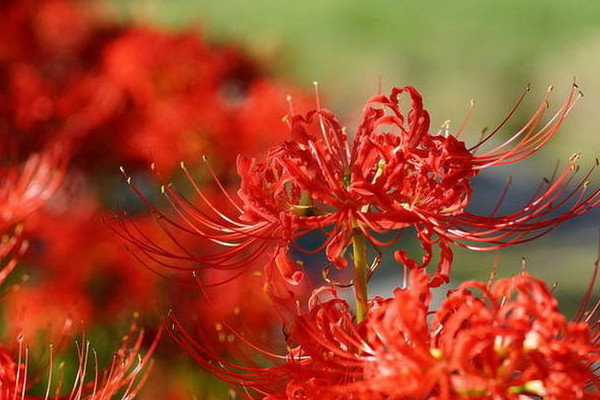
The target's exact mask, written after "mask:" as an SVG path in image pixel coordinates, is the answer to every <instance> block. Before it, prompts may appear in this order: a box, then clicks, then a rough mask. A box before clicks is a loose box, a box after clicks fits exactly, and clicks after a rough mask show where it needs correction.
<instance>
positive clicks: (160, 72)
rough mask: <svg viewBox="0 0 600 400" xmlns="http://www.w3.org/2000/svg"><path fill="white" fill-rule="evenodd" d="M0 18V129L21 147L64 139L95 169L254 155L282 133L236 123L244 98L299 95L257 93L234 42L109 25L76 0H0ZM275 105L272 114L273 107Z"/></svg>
mask: <svg viewBox="0 0 600 400" xmlns="http://www.w3.org/2000/svg"><path fill="white" fill-rule="evenodd" d="M15 21H17V22H15ZM0 22H2V24H1V25H2V26H1V27H0V36H2V37H3V38H10V39H11V40H7V41H4V40H3V43H2V44H0V71H1V72H2V74H1V78H0V83H1V87H2V89H1V90H0V115H2V116H3V118H4V119H5V120H6V122H7V125H6V126H1V127H0V130H2V131H6V132H9V131H12V132H18V135H13V136H14V137H13V140H15V141H17V142H19V148H20V149H21V150H22V151H24V152H29V151H37V150H38V149H39V147H40V145H42V144H43V143H44V142H46V141H48V140H51V139H52V138H55V137H57V136H59V137H68V138H69V139H74V143H75V144H76V146H75V148H74V154H73V160H72V162H73V163H74V164H76V165H81V166H83V167H85V168H87V169H91V170H95V171H96V172H97V171H99V170H101V168H100V167H105V168H113V169H114V168H115V165H128V166H130V167H133V166H135V167H139V166H140V165H147V164H149V162H150V161H155V162H156V163H157V164H158V165H160V166H161V169H162V171H163V172H166V173H170V172H171V171H172V170H173V168H174V167H175V166H177V164H178V162H179V160H181V159H192V158H196V157H197V156H198V154H201V153H210V154H213V155H218V156H219V157H218V158H219V160H222V161H221V162H222V164H223V167H227V166H228V165H230V164H231V163H232V162H233V161H234V157H235V155H236V154H237V152H238V151H245V149H244V148H243V146H245V145H249V146H250V148H251V153H253V150H254V149H255V148H256V145H257V144H256V143H261V142H262V141H263V139H262V138H263V137H265V136H267V137H268V136H269V135H272V134H275V136H277V135H276V133H277V132H279V131H280V129H279V126H280V124H281V121H280V120H274V118H273V117H272V114H269V115H267V114H266V113H257V114H256V115H260V116H264V117H265V118H264V119H263V118H261V117H256V116H255V117H254V118H253V122H254V123H256V124H257V125H259V126H260V127H261V128H260V129H247V128H246V127H245V126H243V125H242V124H245V123H246V122H247V119H248V118H247V117H246V118H244V117H243V115H244V114H247V111H246V110H247V109H248V108H249V107H252V108H253V109H255V110H260V109H267V108H269V106H272V105H273V104H274V102H273V98H274V97H273V96H274V93H273V92H274V91H276V92H278V93H277V94H280V93H281V97H283V96H285V94H292V93H290V92H296V94H297V96H296V97H297V100H298V102H300V103H302V102H303V99H305V96H302V95H301V93H298V92H297V91H295V90H294V89H293V88H289V87H287V86H285V85H283V84H269V83H267V84H266V85H267V86H269V85H272V87H273V89H272V90H271V91H269V90H264V89H263V90H261V87H262V86H263V85H265V82H269V80H268V79H267V77H266V76H265V75H264V73H262V72H261V68H260V66H259V65H258V64H256V63H254V62H253V61H251V60H250V59H249V58H248V57H246V56H245V55H244V54H243V53H241V52H240V51H239V50H238V49H237V48H234V47H228V46H220V47H219V46H213V45H209V44H208V43H206V42H205V41H203V40H202V39H201V37H200V36H199V35H198V34H196V33H168V32H162V31H158V30H154V29H151V28H136V27H120V26H116V25H111V24H109V23H106V22H104V21H102V20H101V19H100V18H98V16H97V15H95V14H94V13H92V12H91V11H90V7H89V4H86V3H84V2H80V1H76V0H49V1H44V2H37V1H29V0H26V1H23V2H19V1H9V2H7V3H6V4H4V5H3V6H1V8H0ZM65 28H67V29H68V30H69V34H68V35H62V33H61V32H63V31H64V30H65ZM281 103H282V104H281V105H279V106H278V107H275V111H277V108H279V109H280V110H281V111H282V112H281V114H283V111H284V108H285V104H284V102H283V101H282V102H281ZM306 103H307V102H306ZM240 115H242V117H240ZM275 115H279V113H275ZM2 133H4V132H2ZM249 135H258V136H255V137H251V136H249ZM116 144H118V146H117V145H116ZM269 144H271V143H269ZM215 158H217V157H215Z"/></svg>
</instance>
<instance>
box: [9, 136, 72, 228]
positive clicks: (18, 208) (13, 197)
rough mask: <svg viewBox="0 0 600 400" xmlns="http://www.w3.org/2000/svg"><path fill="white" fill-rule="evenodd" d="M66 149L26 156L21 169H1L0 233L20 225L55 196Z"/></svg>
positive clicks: (54, 148) (53, 148)
mask: <svg viewBox="0 0 600 400" xmlns="http://www.w3.org/2000/svg"><path fill="white" fill-rule="evenodd" d="M67 156H68V150H67V146H66V144H55V145H53V146H50V147H49V148H48V149H45V150H44V151H42V152H41V153H39V154H33V155H31V156H29V158H28V159H27V161H25V162H24V163H23V165H21V166H17V167H15V166H8V167H3V168H0V204H2V210H1V211H0V232H4V231H6V230H7V229H8V228H9V227H10V226H11V225H14V224H17V223H20V222H23V220H24V219H25V218H27V217H28V216H29V215H30V214H31V213H33V212H34V211H35V210H37V209H38V208H39V207H40V206H42V205H43V204H44V203H46V202H47V201H48V199H49V198H50V197H51V196H52V195H54V193H56V191H57V190H58V188H59V187H60V185H61V183H62V180H63V178H64V174H65V169H66V164H67Z"/></svg>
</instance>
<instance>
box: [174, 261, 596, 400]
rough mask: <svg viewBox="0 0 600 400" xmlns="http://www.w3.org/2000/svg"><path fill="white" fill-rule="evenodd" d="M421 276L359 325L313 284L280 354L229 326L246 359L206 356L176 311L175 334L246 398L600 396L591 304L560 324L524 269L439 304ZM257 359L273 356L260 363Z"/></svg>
mask: <svg viewBox="0 0 600 400" xmlns="http://www.w3.org/2000/svg"><path fill="white" fill-rule="evenodd" d="M428 285H429V284H428V278H427V276H426V275H424V274H423V273H422V272H420V271H413V273H412V275H411V282H410V285H409V287H408V288H406V289H397V290H396V292H395V294H394V297H393V298H390V299H381V298H376V299H373V300H372V302H371V310H372V311H371V313H370V314H369V315H368V317H367V318H366V319H365V320H364V321H362V322H360V323H356V322H355V320H354V316H353V315H352V313H351V312H350V310H349V305H348V304H347V303H346V301H345V300H342V299H339V298H337V297H335V293H334V292H333V294H334V297H333V298H332V299H330V300H328V299H326V298H325V299H322V300H319V297H323V296H324V295H325V294H326V292H327V290H325V291H324V290H321V291H317V292H316V293H315V297H313V300H312V304H311V310H310V312H309V313H307V314H304V315H300V316H297V317H295V318H294V321H293V323H292V324H291V325H290V326H289V327H288V329H286V330H285V332H286V342H287V344H288V352H287V355H286V356H285V357H283V356H278V355H277V354H274V353H270V352H269V351H267V350H265V349H262V348H260V346H259V345H257V344H253V343H249V341H248V340H247V339H245V338H244V337H243V336H241V337H240V335H236V336H235V337H236V339H240V338H241V340H242V342H241V343H242V344H243V343H245V344H246V345H247V348H246V349H243V350H240V353H239V354H240V355H242V356H244V355H245V356H246V357H243V358H241V360H240V363H241V362H246V363H245V364H240V363H237V364H236V363H235V362H232V361H230V360H222V359H221V360H220V361H218V362H217V361H215V360H213V361H209V359H207V357H210V356H212V355H214V353H213V352H212V351H211V349H210V348H209V347H210V346H207V345H206V343H205V342H203V341H197V340H195V339H194V338H193V337H192V336H190V335H189V334H188V333H186V331H185V330H184V329H183V327H182V326H181V325H180V324H179V321H178V319H177V318H175V317H173V321H174V323H175V331H174V334H175V338H176V339H177V340H178V341H179V342H180V343H181V344H182V345H183V346H184V347H185V348H186V349H187V350H188V351H189V352H190V353H191V354H192V355H193V356H194V357H195V358H196V359H197V360H198V361H200V362H201V363H203V365H204V366H206V367H207V368H210V370H211V371H212V372H213V373H215V374H216V375H217V376H219V377H220V378H221V379H223V380H225V381H226V382H229V383H230V384H233V385H238V386H241V387H242V388H243V389H242V390H241V392H242V393H245V395H246V397H248V398H264V399H269V400H274V399H277V400H283V399H290V400H291V399H305V400H310V399H336V400H341V399H365V400H367V399H369V400H372V399H436V400H458V399H471V398H476V399H480V400H495V399H514V400H517V399H519V400H522V399H535V398H539V396H543V398H544V399H548V400H558V399H597V398H600V379H599V377H598V375H597V371H596V368H595V363H597V362H598V360H599V359H600V349H599V348H598V345H597V343H596V337H597V336H596V335H597V324H596V323H589V321H590V320H591V319H592V318H593V313H592V316H589V317H588V318H587V319H586V321H574V322H568V321H567V319H566V318H565V317H564V316H563V315H562V314H561V313H560V312H559V311H558V308H557V301H556V300H555V299H554V298H553V297H552V293H551V292H550V291H549V290H548V288H547V287H546V286H545V285H544V284H543V283H542V282H541V281H539V280H537V279H535V278H533V277H531V276H530V275H527V274H525V273H522V274H520V275H518V276H515V277H514V278H510V279H501V280H498V281H496V282H495V283H493V284H486V283H484V282H478V281H470V282H465V283H464V284H462V285H461V286H460V287H459V288H458V289H457V290H455V291H451V292H449V294H448V297H447V298H446V300H445V301H444V302H443V303H442V305H441V306H440V307H439V309H438V310H437V311H435V312H432V311H430V309H429V307H430V297H431V294H430V289H429V287H428ZM329 297H331V296H329ZM431 314H433V319H429V318H428V317H429V316H430V315H431ZM229 333H230V334H234V335H235V332H229ZM244 340H245V342H244ZM238 342H239V341H238ZM238 345H239V343H238ZM251 355H253V356H251ZM261 355H262V357H261ZM265 358H267V359H268V360H270V362H271V363H272V364H273V366H270V367H265V366H264V363H265V362H266V361H265V360H264V359H265ZM261 359H262V361H261ZM261 363H262V365H261Z"/></svg>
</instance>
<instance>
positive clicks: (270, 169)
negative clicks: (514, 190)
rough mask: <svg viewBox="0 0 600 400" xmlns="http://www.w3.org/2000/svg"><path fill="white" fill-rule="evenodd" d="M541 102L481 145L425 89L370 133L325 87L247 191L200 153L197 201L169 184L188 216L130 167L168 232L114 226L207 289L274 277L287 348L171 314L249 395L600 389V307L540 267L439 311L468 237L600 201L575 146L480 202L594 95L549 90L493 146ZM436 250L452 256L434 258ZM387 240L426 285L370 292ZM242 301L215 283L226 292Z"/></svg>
mask: <svg viewBox="0 0 600 400" xmlns="http://www.w3.org/2000/svg"><path fill="white" fill-rule="evenodd" d="M405 97H408V99H409V100H410V102H409V106H408V110H406V109H405V107H404V106H403V100H404V98H405ZM524 97H525V94H524V95H523V96H522V97H521V98H520V99H519V101H518V103H517V105H516V106H515V107H514V108H513V109H512V110H511V111H510V112H509V114H508V116H507V117H506V119H505V120H504V121H503V122H502V123H501V124H500V126H499V127H498V128H497V129H495V130H493V131H492V132H491V133H490V134H488V135H486V136H483V137H482V138H481V139H480V141H479V142H477V143H476V144H474V145H472V146H468V145H467V144H465V142H463V141H461V140H459V138H458V137H459V135H460V134H461V131H462V129H463V128H462V127H461V129H460V130H459V131H458V132H457V133H456V134H455V135H450V134H449V133H448V132H441V133H439V134H432V133H430V117H429V114H428V113H427V111H426V110H425V109H424V107H423V101H422V98H421V96H420V94H419V93H418V91H417V90H416V89H415V88H413V87H404V88H394V89H392V91H391V94H390V95H387V96H386V95H382V94H379V95H376V96H374V97H373V98H371V99H370V100H369V101H368V102H367V104H366V106H365V107H364V111H363V118H362V120H361V121H360V123H359V125H358V128H357V130H356V132H355V134H354V137H353V138H352V139H350V138H349V136H348V133H347V130H346V128H345V127H343V126H342V124H341V123H340V122H339V121H338V120H337V118H336V117H335V116H334V115H333V113H331V112H330V111H328V110H326V109H323V108H321V107H320V104H319V99H318V97H317V108H316V109H315V110H313V111H310V112H308V113H307V114H295V113H293V111H292V110H290V112H291V114H290V115H288V116H287V117H286V121H287V123H288V127H289V129H290V134H291V137H290V139H289V140H287V141H285V142H282V143H281V144H279V145H276V146H274V147H271V148H270V149H269V151H268V152H267V155H266V157H265V159H264V160H260V161H259V160H257V159H255V158H248V157H245V156H239V157H238V161H237V168H238V174H239V176H240V178H241V184H240V187H239V190H238V192H237V196H236V195H233V194H231V193H230V192H229V191H228V190H227V188H226V187H225V186H224V185H223V184H222V182H220V181H219V179H218V178H217V177H216V175H215V174H214V172H213V171H212V168H211V166H210V165H209V164H206V165H207V167H206V168H207V169H208V171H209V172H210V173H212V175H213V177H214V178H215V182H216V185H217V187H218V189H219V190H220V192H221V197H222V199H223V200H222V201H219V200H215V199H214V197H213V196H212V195H211V194H209V193H208V191H207V190H206V189H205V188H203V187H202V186H201V185H200V184H198V182H197V181H196V180H195V178H194V176H193V174H192V173H191V172H190V170H189V169H188V168H187V166H186V165H185V164H183V163H182V164H181V167H182V170H183V173H184V175H185V176H186V177H187V179H188V180H189V181H190V182H191V184H192V186H193V188H194V193H195V195H196V197H194V198H192V199H188V198H187V197H186V196H185V195H184V194H181V193H180V192H179V191H177V189H176V188H175V187H174V185H170V184H168V183H167V182H165V181H163V183H164V184H163V186H162V187H161V190H162V192H163V194H164V195H165V197H166V199H167V201H168V202H169V204H170V205H171V207H172V209H173V212H171V213H169V212H163V211H161V210H160V209H159V208H157V207H155V206H153V205H152V203H151V202H150V200H148V199H147V197H146V196H144V194H143V193H142V192H141V191H140V190H139V188H137V187H136V186H135V183H133V184H132V181H131V179H130V178H128V182H129V183H130V184H132V187H133V189H134V190H135V191H136V193H137V194H138V195H139V196H140V197H141V199H142V200H143V201H144V202H145V203H146V204H147V205H148V206H149V207H150V208H151V210H152V211H153V213H154V214H155V216H156V217H157V222H158V224H159V226H160V227H161V229H162V230H163V231H164V233H165V238H164V239H163V240H159V239H157V238H150V237H149V236H148V235H146V234H145V233H144V230H143V228H141V227H140V226H137V225H136V224H135V223H131V221H127V220H124V219H117V220H116V223H115V225H114V229H115V231H116V232H117V233H119V234H120V235H121V236H122V237H124V238H125V239H126V240H128V241H129V242H130V243H131V244H132V245H133V246H134V249H135V250H136V253H135V254H137V257H138V258H139V259H140V260H141V261H142V262H143V263H144V264H146V265H147V266H148V267H150V268H152V269H155V270H160V271H162V270H163V269H164V268H167V269H169V268H170V269H174V270H176V272H179V273H180V276H179V277H180V278H182V279H185V275H186V274H190V272H191V275H192V276H193V278H194V279H193V282H192V285H196V286H198V287H199V288H201V291H202V293H204V294H205V295H206V290H207V289H208V288H211V287H214V286H215V285H218V284H232V283H234V282H239V281H243V282H244V284H246V285H253V284H255V283H253V282H252V280H249V279H248V278H247V276H248V275H247V274H248V273H251V272H254V274H255V275H257V276H262V277H263V290H264V291H265V292H268V293H269V295H270V297H271V299H272V300H273V301H274V305H275V308H274V312H277V313H278V314H279V315H280V316H281V317H282V324H283V333H284V335H283V339H284V340H283V344H284V346H285V348H286V349H287V350H286V351H285V352H283V353H282V352H281V351H278V350H277V348H276V347H275V348H273V347H272V346H273V343H272V342H269V341H265V340H263V339H261V338H259V337H257V335H255V333H256V332H253V330H252V329H249V328H248V327H243V328H240V327H239V326H234V325H233V324H231V323H230V322H226V321H225V322H224V321H222V320H219V319H217V320H213V321H215V326H216V332H214V333H213V335H211V334H210V332H208V333H207V332H206V330H203V331H202V332H197V331H196V330H194V329H193V328H192V329H190V325H189V324H190V323H192V324H195V325H197V323H194V322H193V321H192V322H190V321H189V320H188V319H186V318H183V319H182V317H181V316H180V314H178V313H177V312H173V313H171V314H170V320H171V322H172V332H173V336H174V337H175V339H176V340H177V341H178V342H179V343H180V344H181V345H182V346H183V347H184V348H185V349H186V350H187V351H188V352H189V353H190V354H191V355H192V356H193V357H194V358H195V359H196V360H197V361H198V362H199V363H200V364H201V365H203V366H204V367H205V368H207V369H208V370H209V371H211V372H212V373H213V374H214V375H216V376H218V377H219V378H221V379H222V380H224V381H225V382H227V383H229V384H231V385H233V386H234V387H238V388H239V390H240V394H241V395H243V396H245V397H247V398H252V399H264V400H283V399H306V400H308V399H332V400H333V399H335V400H338V399H340V400H341V399H440V400H442V399H447V400H449V399H469V398H473V399H515V400H517V399H518V400H523V399H537V398H544V399H584V398H585V399H591V398H598V396H600V394H599V393H600V391H599V387H598V384H599V380H598V376H597V374H596V367H595V365H596V363H597V361H598V356H599V354H600V353H599V349H598V347H597V344H596V338H597V326H596V323H595V321H593V320H592V318H593V315H594V313H592V314H590V315H588V317H587V319H586V320H581V318H580V319H579V320H576V321H573V322H569V321H568V320H567V319H566V318H565V317H564V316H563V315H562V314H561V313H560V312H559V311H558V308H557V302H556V300H555V299H554V298H553V296H552V293H551V292H550V291H549V290H548V289H547V288H546V286H545V285H544V284H543V283H542V282H540V281H539V280H536V279H535V278H533V277H531V276H529V275H527V274H525V273H522V274H520V275H518V276H516V277H514V278H512V279H503V280H498V281H497V282H494V283H492V282H490V283H487V284H486V283H483V282H477V281H469V282H465V283H463V284H461V285H460V286H459V288H458V289H456V290H454V291H450V292H449V294H448V296H447V298H446V299H445V300H444V302H443V303H442V304H441V305H440V306H439V307H438V308H437V309H436V310H432V309H431V307H430V299H431V288H433V287H438V286H440V285H442V284H445V283H447V282H448V281H449V276H450V273H451V267H452V259H453V257H452V248H451V246H450V245H451V244H455V245H459V246H463V247H466V248H468V249H472V250H491V249H499V248H501V247H504V246H508V245H514V244H517V243H522V242H526V241H529V240H532V239H534V238H536V237H539V236H541V235H543V234H545V233H547V232H549V231H550V230H551V229H552V228H554V227H556V226H557V225H558V224H560V223H561V222H563V221H565V220H567V219H570V218H572V217H575V216H577V215H580V214H582V213H584V212H586V211H587V210H589V209H590V208H592V207H594V206H596V205H598V204H599V203H600V189H594V190H591V191H589V190H588V187H589V178H590V175H591V173H592V172H593V170H594V168H595V167H592V168H591V169H590V171H589V172H587V173H585V174H584V176H583V177H582V178H579V179H577V178H576V174H577V172H578V170H579V169H578V167H577V166H576V161H577V157H572V158H571V160H570V161H569V163H568V164H567V166H566V167H565V168H564V169H563V170H562V171H559V172H556V173H555V174H554V176H553V177H552V179H549V180H546V181H545V182H544V183H543V184H542V185H541V186H540V187H539V188H538V190H537V191H536V193H535V194H534V195H533V196H532V198H531V200H530V201H529V202H528V203H527V204H525V205H524V206H523V207H522V208H521V209H520V210H517V211H514V212H510V213H506V214H499V213H498V210H499V209H500V207H501V205H502V201H503V198H504V196H505V194H506V190H507V188H505V190H504V194H503V195H502V196H501V198H500V201H499V203H498V204H497V205H496V206H495V207H494V208H493V209H492V210H491V211H490V213H489V214H488V215H476V214H473V213H471V212H469V211H468V206H469V203H470V201H471V194H472V179H473V178H474V177H475V176H476V175H477V174H478V173H479V172H480V171H481V170H484V169H487V168H490V167H493V166H499V165H506V164H511V163H514V162H517V161H519V160H521V159H523V158H526V157H528V156H530V155H532V154H534V153H535V152H537V151H538V150H539V149H541V148H542V147H543V146H544V145H545V144H546V143H547V142H548V141H549V140H550V139H551V138H552V136H553V135H554V134H555V133H556V131H557V130H558V128H559V127H560V126H561V124H562V123H563V121H564V120H565V118H566V117H567V115H568V114H569V113H570V111H571V110H572V108H573V106H574V105H575V104H576V102H577V101H578V99H579V97H580V94H579V92H578V90H577V86H576V85H574V86H573V89H572V91H571V93H570V94H569V96H568V97H567V99H566V100H565V102H564V103H563V104H562V105H561V106H560V107H559V108H558V110H556V111H555V112H554V114H552V115H551V116H550V117H549V118H548V119H547V120H544V118H543V116H544V112H545V111H546V109H547V108H548V102H547V99H546V98H545V99H544V101H543V102H542V104H541V105H540V107H539V108H538V109H537V110H536V111H535V113H534V115H533V116H532V117H531V119H530V120H529V121H527V122H526V123H525V125H524V126H523V127H522V128H521V129H519V130H518V131H517V132H516V133H514V134H513V135H511V136H510V137H509V138H508V139H507V140H505V141H504V142H501V143H500V144H498V145H496V146H489V145H488V143H490V142H492V141H493V140H494V139H493V138H494V136H495V135H496V134H497V132H499V131H500V130H501V128H502V127H503V126H504V125H505V123H506V121H507V120H508V119H509V118H510V117H511V116H512V115H513V114H514V112H515V111H516V110H517V108H518V106H519V105H520V104H521V102H522V101H523V99H524ZM488 146H489V147H491V148H489V149H486V147H488ZM225 200H226V204H225V205H223V203H224V202H225ZM406 231H412V232H415V237H416V239H417V240H418V242H419V243H420V244H421V247H422V249H423V252H424V255H423V258H422V260H421V261H417V260H415V259H414V257H412V256H409V255H408V253H407V252H406V251H405V250H401V249H398V247H399V246H398V244H400V243H401V241H402V240H401V239H404V236H403V235H402V234H403V233H405V232H406ZM314 232H319V234H320V236H324V240H323V241H322V243H321V244H320V245H319V246H317V249H316V250H315V249H312V248H303V247H302V244H301V241H300V240H299V239H300V238H301V237H303V236H306V235H313V233H314ZM191 243H196V244H195V245H193V246H190V244H191ZM197 243H206V245H205V246H203V247H202V248H200V247H199V246H198V245H197ZM434 246H437V247H438V248H439V249H440V254H439V256H438V258H439V261H438V264H437V267H436V268H435V270H433V271H428V270H427V266H428V265H429V264H430V263H431V262H432V260H433V259H434V251H433V247H434ZM385 249H391V250H393V251H394V256H395V259H396V261H397V262H398V263H399V264H400V265H403V266H404V268H405V274H406V275H405V279H407V278H408V275H410V280H409V282H408V280H407V282H406V284H405V286H404V287H403V288H399V289H396V291H395V293H394V297H392V298H387V299H383V298H373V299H369V297H368V293H367V287H368V281H369V279H370V277H371V276H372V274H373V273H374V272H375V269H376V268H377V267H378V266H379V264H381V254H382V252H383V251H384V250H385ZM317 253H321V254H322V255H323V257H324V259H325V260H326V262H327V264H328V265H327V266H325V267H324V268H323V278H324V279H323V280H322V281H312V282H308V283H307V281H310V280H311V279H312V278H310V277H309V276H308V274H307V271H306V269H305V268H304V263H303V261H302V257H298V255H300V256H302V254H317ZM349 253H351V254H349ZM373 254H375V256H374V257H373V258H372V260H369V257H370V256H371V257H372V256H373ZM329 266H333V267H335V268H337V269H339V270H344V269H348V268H352V269H353V270H354V279H353V281H352V282H351V283H350V285H351V286H353V287H354V293H355V298H356V301H355V307H354V308H353V307H352V306H351V305H350V304H349V303H348V302H347V301H346V300H345V299H343V298H341V297H338V295H337V291H336V286H342V285H341V284H338V283H336V282H334V281H332V280H330V279H328V274H329ZM216 276H218V277H220V278H218V279H216V281H215V277H216ZM221 277H222V278H221ZM313 289H314V290H313ZM590 291H591V289H590ZM588 296H589V295H588ZM210 297H211V296H208V295H207V298H208V299H207V300H206V301H207V303H208V304H211V303H210V302H211V299H210ZM226 297H227V296H226V295H223V294H221V295H220V296H219V295H215V299H216V300H215V299H212V301H214V303H212V304H219V302H220V301H222V300H219V299H224V298H226ZM248 315H251V314H248ZM211 336H215V337H218V338H220V339H223V340H219V341H220V342H221V346H220V347H221V348H222V349H227V351H226V352H225V353H222V352H221V351H220V350H215V346H214V340H211ZM218 347H219V346H217V348H218ZM224 354H225V355H224Z"/></svg>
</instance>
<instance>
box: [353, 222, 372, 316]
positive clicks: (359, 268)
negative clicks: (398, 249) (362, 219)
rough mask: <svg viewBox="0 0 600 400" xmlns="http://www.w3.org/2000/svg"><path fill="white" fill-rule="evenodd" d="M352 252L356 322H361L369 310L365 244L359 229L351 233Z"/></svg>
mask: <svg viewBox="0 0 600 400" xmlns="http://www.w3.org/2000/svg"><path fill="white" fill-rule="evenodd" d="M352 252H353V256H354V291H355V293H356V322H361V321H362V320H364V319H365V318H366V316H367V313H368V312H369V305H368V303H367V246H366V244H365V237H364V235H363V233H362V232H361V231H360V229H358V228H355V229H354V232H353V234H352Z"/></svg>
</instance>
